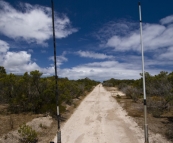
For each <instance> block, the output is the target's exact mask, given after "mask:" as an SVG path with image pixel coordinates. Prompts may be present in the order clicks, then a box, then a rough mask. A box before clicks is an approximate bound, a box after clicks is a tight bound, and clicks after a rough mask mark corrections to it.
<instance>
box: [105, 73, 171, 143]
mask: <svg viewBox="0 0 173 143" xmlns="http://www.w3.org/2000/svg"><path fill="white" fill-rule="evenodd" d="M140 75H141V78H140V79H137V80H118V79H113V78H112V79H110V80H107V81H104V82H103V85H104V86H105V87H118V89H119V90H120V91H122V92H124V93H125V94H126V97H125V98H126V100H125V102H129V104H126V103H123V104H124V105H125V106H128V107H125V108H126V109H127V111H128V110H129V109H131V108H132V106H133V107H135V106H137V107H138V109H139V108H140V109H142V108H141V107H142V105H143V80H142V74H140ZM145 80H146V95H147V109H148V113H149V116H148V117H150V115H151V116H152V117H153V118H157V119H160V121H161V120H164V119H165V120H164V121H161V122H166V123H167V125H168V126H167V125H166V124H165V128H167V129H166V131H165V132H164V134H165V136H166V137H167V138H169V139H170V140H173V72H171V73H168V72H165V71H161V72H160V73H159V74H158V75H155V76H152V75H150V74H149V73H148V72H146V73H145ZM129 99H131V101H132V102H131V103H130V101H129ZM122 100H124V99H122ZM123 102H124V101H123ZM136 111H137V110H136ZM128 112H129V113H130V114H135V111H134V110H133V113H132V112H131V111H130V110H129V111H128ZM136 113H138V114H139V111H137V112H136ZM140 113H141V115H139V116H142V114H143V112H142V110H141V112H140ZM149 120H150V119H149Z"/></svg>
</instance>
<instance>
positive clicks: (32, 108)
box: [0, 66, 98, 115]
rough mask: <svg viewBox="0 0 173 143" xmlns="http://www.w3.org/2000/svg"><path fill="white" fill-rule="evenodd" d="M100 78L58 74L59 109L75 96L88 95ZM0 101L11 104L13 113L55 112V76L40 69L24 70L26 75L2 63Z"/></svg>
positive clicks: (70, 102) (0, 70)
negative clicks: (48, 75)
mask: <svg viewBox="0 0 173 143" xmlns="http://www.w3.org/2000/svg"><path fill="white" fill-rule="evenodd" d="M97 84H98V82H96V81H94V80H90V79H89V78H85V79H79V80H69V79H68V78H58V95H59V98H58V104H59V105H60V112H61V113H62V112H64V111H65V105H66V104H69V105H71V104H72V103H73V99H75V98H79V97H80V96H82V95H85V94H86V92H89V91H91V90H92V88H93V86H96V85H97ZM0 87H1V88H0V102H1V104H8V105H9V106H8V110H9V111H10V112H11V113H22V112H32V113H36V114H38V113H50V114H51V115H56V100H57V97H56V96H55V78H54V77H53V76H52V77H42V73H41V72H40V71H38V70H35V71H31V72H30V73H28V72H25V73H24V75H20V76H19V75H14V74H12V73H10V74H7V73H6V70H5V68H4V67H2V66H1V67H0Z"/></svg>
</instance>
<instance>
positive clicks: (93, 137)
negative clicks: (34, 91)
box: [54, 85, 166, 143]
mask: <svg viewBox="0 0 173 143" xmlns="http://www.w3.org/2000/svg"><path fill="white" fill-rule="evenodd" d="M61 132H62V143H142V142H144V139H143V138H144V135H143V131H142V130H141V129H140V128H139V127H138V126H137V124H136V123H135V122H134V120H133V119H132V118H130V117H128V116H127V114H126V112H125V111H124V110H123V109H122V108H121V107H120V105H119V104H118V103H117V101H116V100H115V99H114V98H113V97H112V96H111V93H110V92H108V91H106V90H105V89H104V88H103V87H102V85H98V86H97V87H95V89H94V90H93V91H92V92H91V93H90V94H89V95H88V96H87V97H86V98H85V99H84V100H83V101H82V103H81V104H80V106H79V107H78V108H77V109H76V111H75V112H74V114H73V115H72V116H71V118H70V119H69V120H68V121H67V122H66V123H65V124H64V126H63V127H62V131H61ZM54 141H55V142H56V137H55V139H54ZM160 141H161V142H162V141H163V140H159V139H158V140H156V142H157V143H159V142H160ZM162 143H163V142H162ZM165 143H166V142H165Z"/></svg>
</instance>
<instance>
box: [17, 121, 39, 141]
mask: <svg viewBox="0 0 173 143" xmlns="http://www.w3.org/2000/svg"><path fill="white" fill-rule="evenodd" d="M18 133H19V135H20V137H21V138H20V139H19V140H20V142H21V143H37V141H38V139H37V133H36V131H35V130H33V129H32V128H31V127H30V126H28V125H26V124H24V125H22V126H20V128H19V130H18Z"/></svg>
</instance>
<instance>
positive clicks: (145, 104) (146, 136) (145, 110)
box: [138, 2, 149, 143]
mask: <svg viewBox="0 0 173 143" xmlns="http://www.w3.org/2000/svg"><path fill="white" fill-rule="evenodd" d="M138 4H139V19H140V41H141V53H142V74H143V94H144V135H145V143H149V140H148V124H147V101H146V89H145V70H144V52H143V42H142V16H141V4H140V2H139V3H138Z"/></svg>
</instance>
